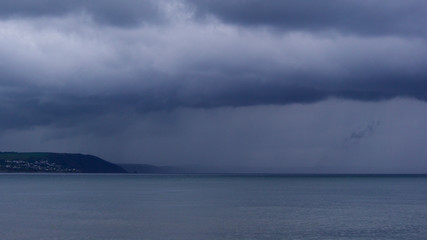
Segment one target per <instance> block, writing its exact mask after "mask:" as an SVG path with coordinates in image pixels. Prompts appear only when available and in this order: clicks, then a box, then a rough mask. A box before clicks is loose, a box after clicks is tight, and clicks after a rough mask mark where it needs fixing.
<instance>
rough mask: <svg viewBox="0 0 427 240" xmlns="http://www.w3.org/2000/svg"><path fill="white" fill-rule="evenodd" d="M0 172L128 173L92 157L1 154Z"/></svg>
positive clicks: (51, 154)
mask: <svg viewBox="0 0 427 240" xmlns="http://www.w3.org/2000/svg"><path fill="white" fill-rule="evenodd" d="M0 172H9V173H13V172H30V173H31V172H50V173H126V172H127V171H126V170H124V169H123V168H121V167H119V166H117V165H116V164H113V163H110V162H107V161H105V160H103V159H101V158H99V157H96V156H92V155H84V154H71V153H49V152H28V153H17V152H0Z"/></svg>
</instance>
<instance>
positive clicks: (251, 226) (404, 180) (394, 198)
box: [0, 174, 427, 240]
mask: <svg viewBox="0 0 427 240" xmlns="http://www.w3.org/2000/svg"><path fill="white" fill-rule="evenodd" d="M0 191H1V195H0V239H2V240H27V239H28V240H30V239H31V240H36V239H37V240H43V239H46V240H47V239H49V240H86V239H87V240H98V239H99V240H109V239H110V240H140V239H141V240H150V239H152V240H169V239H170V240H175V239H176V240H187V239H188V240H192V239H194V240H204V239H206V240H228V239H230V240H231V239H233V240H234V239H236V240H237V239H238V240H245V239H247V240H249V239H251V240H252V239H268V240H273V239H274V240H277V239H283V240H285V239H286V240H288V239H290V240H293V239H295V240H296V239H301V240H303V239H304V240H305V239H307V240H314V239H322V240H323V239H327V240H335V239H342V240H344V239H358V240H362V239H366V240H368V239H369V240H372V239H384V240H386V239H387V240H390V239H396V240H397V239H399V240H405V239H411V240H413V239H420V240H425V239H427V176H330V175H327V176H279V175H131V174H123V175H120V174H118V175H113V174H112V175H102V174H100V175H84V174H81V175H78V174H77V175H72V174H70V175H67V174H0Z"/></svg>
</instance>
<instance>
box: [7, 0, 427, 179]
mask: <svg viewBox="0 0 427 240" xmlns="http://www.w3.org/2000/svg"><path fill="white" fill-rule="evenodd" d="M426 22H427V2H426V1H424V0H406V1H401V0H389V1H387V3H385V2H384V1H379V0H359V1H353V0H351V1H350V0H324V1H290V0H282V1H276V0H233V1H229V0H215V1H214V0H123V1H114V0H92V1H82V0H73V1H70V0H58V1H48V0H38V1H29V0H15V1H0V111H1V113H2V115H1V118H0V130H1V134H0V151H52V152H72V153H75V152H77V153H86V154H94V155H97V156H99V157H102V158H104V159H105V160H108V161H111V162H115V163H145V164H154V165H192V166H195V165H197V166H203V167H206V168H210V169H222V170H229V171H237V172H239V171H242V172H245V171H246V172H254V171H257V172H289V173H300V172H307V173H316V172H319V173H326V172H328V173H329V172H330V173H427V108H426V107H427V104H426V101H427V28H425V23H426Z"/></svg>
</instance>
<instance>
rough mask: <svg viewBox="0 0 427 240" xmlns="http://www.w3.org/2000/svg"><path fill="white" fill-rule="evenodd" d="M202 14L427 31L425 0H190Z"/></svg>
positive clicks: (294, 26)
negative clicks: (426, 26)
mask: <svg viewBox="0 0 427 240" xmlns="http://www.w3.org/2000/svg"><path fill="white" fill-rule="evenodd" d="M187 2H189V3H190V4H192V5H193V6H194V9H195V11H196V13H197V15H198V16H199V17H203V18H204V17H209V16H215V17H217V18H219V19H221V20H223V21H225V22H229V23H233V24H239V25H243V26H267V27H274V28H278V29H283V30H288V31H325V30H326V31H328V30H332V31H337V32H339V33H345V34H362V35H365V34H367V35H384V34H386V35H387V34H392V35H394V34H397V35H400V34H410V35H423V36H425V34H426V33H427V30H426V28H425V27H424V23H425V22H426V21H427V15H426V14H425V11H426V9H427V2H425V1H423V0H408V1H400V0H391V1H381V0H360V1H352V0H340V1H337V0H325V1H292V0H283V1H276V0H246V1H228V0H187Z"/></svg>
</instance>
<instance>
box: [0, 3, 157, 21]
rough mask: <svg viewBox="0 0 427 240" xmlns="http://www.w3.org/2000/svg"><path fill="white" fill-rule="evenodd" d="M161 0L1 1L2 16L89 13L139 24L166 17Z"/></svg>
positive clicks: (99, 18)
mask: <svg viewBox="0 0 427 240" xmlns="http://www.w3.org/2000/svg"><path fill="white" fill-rule="evenodd" d="M160 10H161V9H160V8H159V6H158V4H157V1H152V0H123V1H115V0H101V1H84V0H76V1H67V0H58V1H50V0H40V1H31V0H16V1H1V2H0V17H2V18H14V17H24V18H31V17H58V16H64V15H69V14H81V13H84V14H89V15H90V16H91V17H93V18H94V19H95V20H96V21H97V22H99V23H105V24H113V25H135V24H138V23H140V22H143V21H148V22H157V21H160V20H163V18H162V13H161V11H160Z"/></svg>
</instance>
